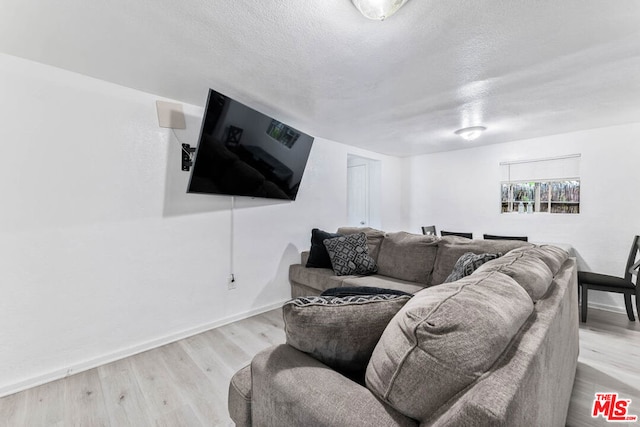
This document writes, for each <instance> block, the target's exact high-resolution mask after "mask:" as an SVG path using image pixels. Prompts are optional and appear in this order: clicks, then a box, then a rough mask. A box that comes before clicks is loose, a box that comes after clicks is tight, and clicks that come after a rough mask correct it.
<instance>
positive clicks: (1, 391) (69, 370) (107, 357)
mask: <svg viewBox="0 0 640 427" xmlns="http://www.w3.org/2000/svg"><path fill="white" fill-rule="evenodd" d="M288 300H289V299H286V300H282V301H281V302H276V303H273V304H269V305H265V306H262V307H258V308H254V309H252V310H249V311H245V312H243V313H239V314H235V315H233V316H229V317H226V318H224V319H220V320H216V321H214V322H210V323H205V324H203V325H199V326H196V327H194V328H189V329H185V330H183V331H180V332H175V333H172V334H170V335H165V336H162V337H159V338H155V339H153V340H149V341H145V342H142V343H140V344H136V345H133V346H130V347H127V348H123V349H119V350H116V351H114V352H112V353H108V354H104V355H102V356H99V357H95V358H92V359H88V360H84V361H80V362H77V363H74V364H72V365H69V366H67V367H64V368H62V369H56V370H53V371H51V372H48V373H46V374H43V375H37V376H34V377H31V378H27V379H25V380H23V381H20V382H17V383H13V384H7V385H4V386H1V387H0V398H1V397H5V396H8V395H10V394H14V393H18V392H20V391H24V390H26V389H29V388H32V387H37V386H39V385H42V384H45V383H48V382H51V381H55V380H59V379H61V378H64V377H68V376H69V375H73V374H77V373H79V372H83V371H87V370H89V369H93V368H97V367H98V366H102V365H106V364H107V363H111V362H115V361H116V360H120V359H124V358H125V357H129V356H133V355H136V354H138V353H142V352H144V351H147V350H152V349H154V348H157V347H161V346H163V345H166V344H170V343H172V342H176V341H179V340H181V339H184V338H189V337H191V336H193V335H197V334H200V333H202V332H206V331H209V330H211V329H215V328H219V327H220V326H224V325H227V324H229V323H233V322H236V321H238V320H242V319H246V318H248V317H251V316H255V315H257V314H261V313H264V312H266V311H270V310H273V309H276V308H280V307H282V306H283V305H284V303H285V302H287V301H288Z"/></svg>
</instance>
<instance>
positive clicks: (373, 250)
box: [337, 227, 385, 261]
mask: <svg viewBox="0 0 640 427" xmlns="http://www.w3.org/2000/svg"><path fill="white" fill-rule="evenodd" d="M337 233H338V234H345V235H346V234H357V233H364V234H365V236H367V246H368V247H369V256H370V257H371V258H373V259H374V260H376V261H378V253H379V252H380V244H381V243H382V240H383V239H384V235H385V233H384V231H380V230H376V229H375V228H371V227H340V228H338V230H337Z"/></svg>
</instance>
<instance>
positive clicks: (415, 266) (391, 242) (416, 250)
mask: <svg viewBox="0 0 640 427" xmlns="http://www.w3.org/2000/svg"><path fill="white" fill-rule="evenodd" d="M437 252H438V238H437V237H436V236H424V235H421V234H411V233H406V232H404V231H399V232H397V233H387V235H386V236H385V238H384V240H383V241H382V245H381V246H380V253H379V254H378V273H379V274H382V275H384V276H390V277H395V278H398V279H402V280H407V281H409V282H416V283H422V284H424V285H426V284H427V283H429V278H430V276H431V271H432V270H433V265H434V263H435V260H436V254H437Z"/></svg>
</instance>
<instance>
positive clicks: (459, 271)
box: [444, 252, 502, 283]
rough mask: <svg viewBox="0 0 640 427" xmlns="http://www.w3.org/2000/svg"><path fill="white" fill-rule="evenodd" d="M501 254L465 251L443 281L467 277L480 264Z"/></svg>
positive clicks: (447, 281) (453, 280)
mask: <svg viewBox="0 0 640 427" xmlns="http://www.w3.org/2000/svg"><path fill="white" fill-rule="evenodd" d="M501 256H502V253H500V252H498V253H497V254H474V253H473V252H467V253H466V254H464V255H462V256H461V257H460V258H458V261H456V265H454V266H453V271H452V272H451V274H450V275H449V276H448V277H447V278H446V279H445V281H444V283H449V282H455V281H456V280H460V279H462V278H463V277H467V276H469V275H470V274H472V273H473V272H474V271H476V270H477V269H478V267H480V266H481V265H482V264H484V263H486V262H488V261H491V260H494V259H498V258H500V257H501Z"/></svg>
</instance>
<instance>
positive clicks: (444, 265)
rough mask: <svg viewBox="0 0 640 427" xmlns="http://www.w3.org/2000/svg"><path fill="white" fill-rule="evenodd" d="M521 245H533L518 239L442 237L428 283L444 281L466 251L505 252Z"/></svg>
mask: <svg viewBox="0 0 640 427" xmlns="http://www.w3.org/2000/svg"><path fill="white" fill-rule="evenodd" d="M522 246H533V245H532V244H531V243H527V242H522V241H518V240H470V239H465V238H464V237H457V236H446V237H442V238H441V239H440V241H439V243H438V256H437V257H436V261H435V265H434V266H433V273H432V274H431V281H430V282H429V285H439V284H440V283H444V281H445V280H446V278H447V277H448V276H449V274H451V272H452V271H453V267H454V266H455V264H456V262H457V261H458V259H459V258H460V257H461V256H462V255H463V254H465V253H467V252H473V253H474V254H482V253H497V252H502V253H503V254H506V253H507V252H509V251H510V250H512V249H515V248H519V247H522Z"/></svg>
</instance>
